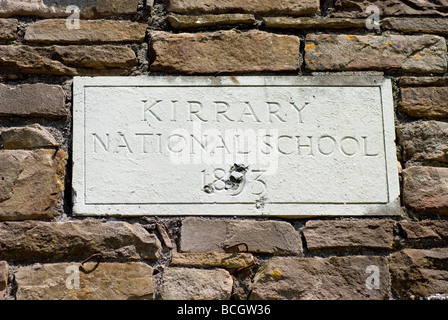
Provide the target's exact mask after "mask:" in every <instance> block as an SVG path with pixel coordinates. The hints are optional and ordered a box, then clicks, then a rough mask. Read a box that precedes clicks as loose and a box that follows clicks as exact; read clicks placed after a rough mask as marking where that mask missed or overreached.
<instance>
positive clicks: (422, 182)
mask: <svg viewBox="0 0 448 320" xmlns="http://www.w3.org/2000/svg"><path fill="white" fill-rule="evenodd" d="M403 202H404V205H405V206H406V207H408V208H409V209H411V210H412V211H414V212H415V213H417V214H427V213H432V212H436V213H439V214H448V168H435V167H411V168H408V169H405V170H403Z"/></svg>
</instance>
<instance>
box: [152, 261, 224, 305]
mask: <svg viewBox="0 0 448 320" xmlns="http://www.w3.org/2000/svg"><path fill="white" fill-rule="evenodd" d="M232 286H233V280H232V277H231V275H230V274H229V272H228V271H226V270H223V269H191V268H177V267H170V268H166V269H165V270H164V271H163V275H162V284H161V285H160V289H159V290H160V296H161V297H162V299H163V300H229V299H230V294H231V292H232Z"/></svg>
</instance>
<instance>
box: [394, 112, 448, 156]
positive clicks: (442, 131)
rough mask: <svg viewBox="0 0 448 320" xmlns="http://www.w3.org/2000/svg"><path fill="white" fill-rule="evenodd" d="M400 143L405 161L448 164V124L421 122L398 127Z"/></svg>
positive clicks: (431, 121) (432, 121) (433, 121)
mask: <svg viewBox="0 0 448 320" xmlns="http://www.w3.org/2000/svg"><path fill="white" fill-rule="evenodd" d="M397 138H398V143H399V144H400V145H401V146H402V158H403V160H404V161H437V162H442V163H447V162H448V143H447V141H448V140H447V139H448V123H446V122H442V121H435V120H430V121H419V122H411V123H407V124H403V125H400V126H398V128H397Z"/></svg>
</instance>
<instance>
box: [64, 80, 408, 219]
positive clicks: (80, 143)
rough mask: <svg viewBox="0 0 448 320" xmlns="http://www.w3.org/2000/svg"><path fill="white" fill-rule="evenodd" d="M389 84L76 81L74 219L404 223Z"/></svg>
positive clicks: (335, 81)
mask: <svg viewBox="0 0 448 320" xmlns="http://www.w3.org/2000/svg"><path fill="white" fill-rule="evenodd" d="M394 140H395V129H394V110H393V98H392V86H391V81H390V80H389V79H385V78H383V77H361V76H345V77H344V76H337V77H335V76H333V77H328V76H315V77H296V76H278V77H277V76H272V77H261V76H241V77H239V76H238V77H233V76H232V77H213V76H211V77H181V76H179V77H165V76H149V77H97V78H90V77H75V80H74V101H73V201H74V208H73V211H74V214H75V215H96V216H98V215H104V216H113V215H116V216H138V215H160V216H161V215H230V216H282V217H305V216H363V215H368V216H372V215H373V216H384V215H397V214H399V209H400V201H399V182H398V172H397V171H398V170H397V160H396V149H395V143H394Z"/></svg>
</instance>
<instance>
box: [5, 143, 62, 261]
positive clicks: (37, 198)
mask: <svg viewBox="0 0 448 320" xmlns="http://www.w3.org/2000/svg"><path fill="white" fill-rule="evenodd" d="M66 160H67V154H66V153H65V152H64V151H62V150H59V151H55V150H54V149H38V150H34V151H26V150H0V163H1V164H2V165H1V166H0V179H1V184H0V221H1V220H24V219H52V218H54V217H56V216H58V215H60V212H58V211H57V209H56V208H55V205H56V204H57V202H58V201H59V199H60V193H61V191H62V190H64V179H65V164H66ZM0 255H1V254H0Z"/></svg>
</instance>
